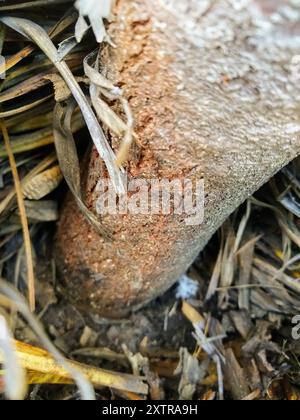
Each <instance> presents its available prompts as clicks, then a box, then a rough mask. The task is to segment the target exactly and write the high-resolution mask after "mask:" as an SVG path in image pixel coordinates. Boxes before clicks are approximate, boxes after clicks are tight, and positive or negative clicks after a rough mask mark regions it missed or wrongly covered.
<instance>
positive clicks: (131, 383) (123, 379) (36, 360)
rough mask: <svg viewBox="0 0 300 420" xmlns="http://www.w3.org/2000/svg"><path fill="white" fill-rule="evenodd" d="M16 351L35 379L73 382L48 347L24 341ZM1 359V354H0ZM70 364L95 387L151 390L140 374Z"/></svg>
mask: <svg viewBox="0 0 300 420" xmlns="http://www.w3.org/2000/svg"><path fill="white" fill-rule="evenodd" d="M15 348H16V355H17V357H18V359H19V360H20V363H21V365H22V367H23V368H24V369H26V370H27V371H29V372H30V382H31V383H35V384H36V383H50V384H51V383H52V384H55V383H56V384H58V383H60V384H69V383H72V382H73V380H72V376H71V375H70V372H68V371H67V370H66V369H65V368H63V367H62V366H59V365H58V364H57V363H56V362H55V360H54V359H53V356H51V354H49V353H48V352H47V351H45V350H42V349H40V348H38V347H33V346H30V345H28V344H25V343H22V342H18V341H17V342H16V343H15ZM0 362H1V356H0ZM68 364H69V365H70V366H71V367H72V368H73V369H77V370H78V371H80V372H81V373H82V374H83V375H84V376H85V377H86V378H87V379H88V380H89V381H90V382H91V383H92V384H93V385H94V386H95V387H100V386H106V387H109V388H115V389H120V390H122V391H127V392H137V393H141V394H147V392H148V388H147V385H145V384H143V382H142V380H141V378H140V377H135V376H133V375H127V374H122V373H120V374H118V373H115V372H110V371H107V370H103V369H99V368H94V367H91V366H87V365H84V364H81V363H78V362H73V361H71V360H68Z"/></svg>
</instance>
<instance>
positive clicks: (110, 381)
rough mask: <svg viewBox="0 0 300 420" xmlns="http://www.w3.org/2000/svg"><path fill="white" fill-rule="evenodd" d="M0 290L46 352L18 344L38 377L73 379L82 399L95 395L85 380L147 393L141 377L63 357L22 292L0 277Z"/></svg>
mask: <svg viewBox="0 0 300 420" xmlns="http://www.w3.org/2000/svg"><path fill="white" fill-rule="evenodd" d="M0 291H1V293H3V294H4V295H5V296H7V297H8V298H9V299H10V300H11V302H12V304H13V306H14V308H15V309H17V310H18V311H19V312H21V314H22V315H23V316H24V318H25V319H26V320H27V322H28V323H29V324H30V326H31V328H32V329H33V331H34V332H35V333H36V335H37V336H38V338H39V339H40V340H41V342H42V344H43V345H44V347H45V348H46V349H47V350H48V352H49V353H48V352H47V351H45V350H42V349H39V348H36V347H32V346H29V345H26V344H24V343H17V345H16V347H17V353H18V355H19V357H20V360H21V362H22V365H23V366H24V367H26V369H28V370H29V371H31V372H32V371H35V372H41V376H43V375H45V374H49V375H51V374H52V375H54V377H56V378H57V376H59V377H60V378H61V379H62V380H63V381H66V383H69V381H70V380H73V381H75V382H76V383H77V385H78V386H79V388H80V390H81V393H82V396H83V398H84V399H93V398H94V395H93V394H94V393H93V390H92V388H91V386H90V384H89V382H88V381H87V379H89V380H90V381H91V382H92V383H93V384H94V385H95V386H107V387H111V388H116V389H120V390H124V391H128V392H135V393H137V394H147V393H148V386H147V385H146V384H145V383H144V378H141V377H135V376H132V375H127V374H122V373H115V372H110V371H106V370H102V369H98V368H93V367H90V366H86V365H82V364H80V363H77V362H73V361H70V360H66V359H65V358H64V357H63V356H62V354H61V353H60V352H59V351H58V350H57V349H56V347H54V345H53V344H52V343H51V342H50V341H49V339H48V337H47V336H46V334H45V332H44V330H43V327H42V326H41V324H40V323H39V321H38V320H37V319H36V317H34V316H33V315H32V314H31V313H30V311H29V309H28V307H27V304H26V302H25V300H24V298H23V297H22V295H20V294H19V293H18V292H17V291H16V290H15V289H14V288H13V287H12V286H10V285H8V283H7V282H5V281H3V280H1V279H0ZM54 359H55V360H54ZM0 362H1V360H0Z"/></svg>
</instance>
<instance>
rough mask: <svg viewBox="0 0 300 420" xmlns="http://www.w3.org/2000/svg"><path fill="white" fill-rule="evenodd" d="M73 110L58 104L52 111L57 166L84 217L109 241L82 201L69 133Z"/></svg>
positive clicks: (70, 132)
mask: <svg viewBox="0 0 300 420" xmlns="http://www.w3.org/2000/svg"><path fill="white" fill-rule="evenodd" d="M73 109H74V107H73V106H72V105H71V104H69V106H68V107H67V108H66V109H64V108H63V107H62V106H61V105H60V104H57V105H56V107H55V110H54V123H53V132H54V139H55V147H56V153H57V157H58V161H59V165H60V168H61V171H62V173H63V175H64V177H65V180H66V182H67V184H68V186H69V188H70V190H71V191H72V193H73V195H74V197H75V199H76V202H77V204H78V206H79V208H80V210H81V211H82V213H83V214H84V216H85V217H86V218H87V220H88V221H89V222H90V223H91V224H92V225H93V226H94V227H95V229H96V230H97V231H98V232H99V233H100V235H102V236H104V237H105V238H106V239H109V238H111V235H110V233H109V232H107V231H106V230H105V229H104V228H103V227H102V225H101V223H99V221H98V219H97V218H96V217H95V216H94V214H93V213H92V212H91V211H90V210H89V209H88V208H87V207H86V205H85V204H84V202H83V199H82V194H81V182H80V166H79V160H78V156H77V150H76V146H75V141H74V138H73V135H72V131H71V118H72V113H73Z"/></svg>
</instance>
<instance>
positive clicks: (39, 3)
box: [0, 0, 73, 12]
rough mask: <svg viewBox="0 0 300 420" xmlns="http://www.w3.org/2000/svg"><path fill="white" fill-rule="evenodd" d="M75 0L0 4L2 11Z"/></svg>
mask: <svg viewBox="0 0 300 420" xmlns="http://www.w3.org/2000/svg"><path fill="white" fill-rule="evenodd" d="M72 1H73V0H36V1H27V2H23V3H17V4H11V5H8V6H0V12H7V11H11V10H22V9H30V8H32V7H39V6H48V5H51V4H53V5H54V4H60V3H72Z"/></svg>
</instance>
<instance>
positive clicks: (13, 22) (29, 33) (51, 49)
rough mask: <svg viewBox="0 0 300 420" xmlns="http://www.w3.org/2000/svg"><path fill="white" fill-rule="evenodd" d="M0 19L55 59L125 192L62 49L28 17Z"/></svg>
mask: <svg viewBox="0 0 300 420" xmlns="http://www.w3.org/2000/svg"><path fill="white" fill-rule="evenodd" d="M0 20H1V21H2V22H3V23H5V24H6V25H7V26H9V27H11V28H12V29H14V30H15V31H17V32H19V33H21V34H22V35H23V36H25V37H26V38H29V39H31V40H32V41H34V42H35V43H36V44H37V45H38V46H39V47H40V48H41V50H42V51H43V52H44V53H45V54H46V55H47V57H48V58H49V59H50V60H51V61H52V62H53V64H54V65H55V67H56V68H57V70H58V71H59V72H60V74H61V76H62V77H63V79H64V80H65V82H66V83H67V85H68V87H69V88H70V90H71V92H72V94H73V96H74V98H75V100H76V101H77V103H78V105H79V107H80V109H81V111H82V114H83V117H84V119H85V122H86V124H87V127H88V129H89V131H90V134H91V137H92V139H93V141H94V143H95V146H96V148H97V150H98V153H99V155H100V156H101V158H102V159H103V160H104V162H105V164H106V167H107V170H108V172H109V174H110V177H111V181H112V183H113V185H114V188H115V190H116V192H117V193H118V194H120V195H121V194H124V193H125V186H124V180H123V177H122V171H120V170H119V169H118V168H117V166H116V164H115V154H114V152H113V151H112V149H111V147H110V145H109V143H108V141H107V139H106V137H105V135H104V133H103V130H102V128H101V127H100V124H99V122H98V120H97V118H96V116H95V114H94V112H93V110H92V108H91V106H90V104H89V102H88V100H87V98H86V97H85V95H84V94H83V92H82V90H81V88H80V86H79V84H78V83H77V81H76V79H75V78H74V76H73V74H72V72H71V71H70V69H69V67H68V66H67V64H66V63H65V62H64V61H60V60H59V56H58V52H57V50H56V48H55V46H54V44H53V43H52V41H51V39H50V38H49V36H48V35H47V33H46V32H45V31H44V29H43V28H41V27H40V26H39V25H37V24H35V23H33V22H31V21H29V20H27V19H21V18H12V17H1V18H0Z"/></svg>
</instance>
